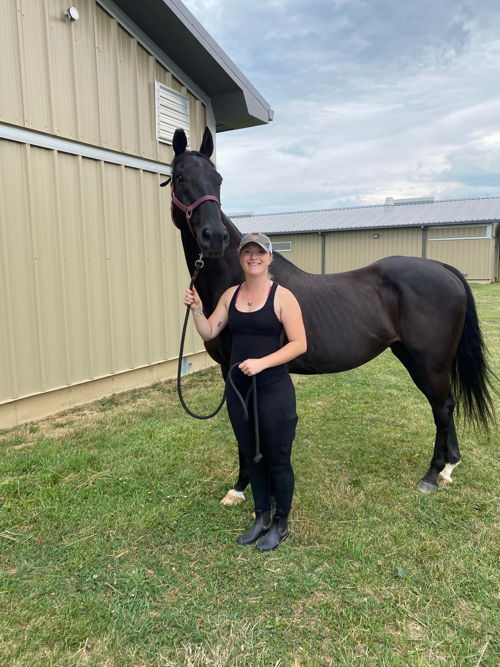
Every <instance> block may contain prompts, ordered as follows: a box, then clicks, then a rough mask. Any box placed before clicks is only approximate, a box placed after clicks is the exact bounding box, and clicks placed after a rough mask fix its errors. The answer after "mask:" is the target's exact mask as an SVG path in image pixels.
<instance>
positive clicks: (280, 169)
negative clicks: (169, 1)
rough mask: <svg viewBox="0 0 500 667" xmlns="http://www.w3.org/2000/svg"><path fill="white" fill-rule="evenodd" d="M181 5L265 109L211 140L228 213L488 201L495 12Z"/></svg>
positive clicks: (381, 4) (195, 0) (499, 48)
mask: <svg viewBox="0 0 500 667" xmlns="http://www.w3.org/2000/svg"><path fill="white" fill-rule="evenodd" d="M185 2H186V4H187V5H188V7H189V8H190V9H191V11H193V13H194V14H195V15H196V16H197V18H198V19H199V20H200V22H201V23H202V24H203V25H204V26H205V28H206V29H207V30H208V31H209V32H210V33H211V34H212V35H213V37H214V39H216V41H217V42H218V43H219V44H220V46H221V47H222V48H223V49H224V50H225V51H226V52H227V53H228V55H229V56H230V57H231V58H232V59H233V60H234V61H235V62H236V64H237V65H238V67H239V68H240V69H241V70H242V71H243V72H244V73H245V74H246V75H247V77H248V78H249V79H250V81H251V82H252V83H253V84H254V85H255V87H256V88H257V89H258V90H259V92H260V93H261V94H262V95H263V96H264V97H265V98H266V99H268V101H269V102H270V103H271V106H272V107H273V109H274V110H275V121H273V122H272V123H271V124H270V125H268V126H262V127H256V128H248V129H244V130H239V131H236V132H228V133H223V134H221V135H218V138H217V160H218V166H219V168H220V170H221V172H222V173H223V175H224V191H223V200H224V207H225V209H226V210H227V211H231V210H252V211H255V212H271V211H284V210H306V209H315V208H326V207H330V206H331V207H334V206H342V205H359V204H360V203H365V204H372V203H381V202H382V201H383V200H384V198H385V197H386V196H397V197H410V196H422V195H428V194H434V195H435V196H436V197H437V198H454V197H468V196H478V195H493V194H496V195H498V194H499V191H500V186H499V185H498V180H495V179H496V175H497V174H498V173H500V135H499V133H498V117H499V115H500V114H499V112H500V87H499V85H498V83H499V74H500V38H498V37H497V36H498V35H500V6H499V5H498V3H497V2H496V1H495V2H493V0H483V1H482V2H481V3H475V4H467V3H460V2H458V3H450V2H449V1H448V0H432V1H431V0H420V2H419V3H414V2H409V0H384V1H382V0H349V2H347V1H345V2H344V1H340V0H338V1H336V2H332V1H331V0H309V1H308V2H307V3H303V2H298V1H296V0H273V1H269V0H267V1H264V0H254V2H253V3H244V2H237V1H235V0H217V2H214V1H213V0H207V1H203V0H185Z"/></svg>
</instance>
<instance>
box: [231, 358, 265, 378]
mask: <svg viewBox="0 0 500 667" xmlns="http://www.w3.org/2000/svg"><path fill="white" fill-rule="evenodd" d="M238 368H239V369H240V371H241V372H242V373H243V374H244V375H248V376H252V375H257V374H258V373H260V372H261V371H263V370H265V368H266V363H265V361H264V359H245V361H242V362H241V364H240V365H239V366H238Z"/></svg>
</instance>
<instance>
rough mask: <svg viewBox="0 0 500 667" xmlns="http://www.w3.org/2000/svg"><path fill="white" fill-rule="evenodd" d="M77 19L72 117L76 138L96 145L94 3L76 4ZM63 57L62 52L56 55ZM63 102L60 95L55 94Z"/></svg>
mask: <svg viewBox="0 0 500 667" xmlns="http://www.w3.org/2000/svg"><path fill="white" fill-rule="evenodd" d="M78 11H79V12H80V19H79V20H78V21H77V22H76V24H74V28H76V30H73V36H74V39H73V42H72V57H73V63H74V73H73V75H74V78H75V86H76V100H77V105H76V114H77V128H78V139H79V140H80V141H84V142H85V143H89V144H95V145H100V144H101V139H100V121H99V78H100V74H99V72H98V68H97V44H96V27H95V24H96V14H97V7H96V4H95V2H84V3H80V4H79V5H78ZM60 57H61V58H64V57H65V54H64V53H61V54H60ZM58 95H59V96H60V100H61V101H64V92H63V91H59V92H58Z"/></svg>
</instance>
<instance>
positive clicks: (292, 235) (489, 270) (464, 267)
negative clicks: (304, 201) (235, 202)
mask: <svg viewBox="0 0 500 667" xmlns="http://www.w3.org/2000/svg"><path fill="white" fill-rule="evenodd" d="M233 220H234V223H235V224H236V225H237V227H238V229H239V230H240V231H241V232H242V233H247V232H254V231H260V232H264V233H265V234H268V235H269V236H270V237H271V239H272V241H273V245H274V248H275V249H276V250H277V251H279V252H281V253H282V254H283V256H284V257H286V258H287V259H289V260H290V261H292V262H293V263H294V264H296V265H297V266H299V267H300V268H301V269H303V270H304V271H309V272H311V273H338V272H340V271H349V270H351V269H356V268H359V267H361V266H365V265H366V264H370V263H371V262H374V261H376V260H377V259H381V258H382V257H387V256H389V255H409V256H414V257H427V258H429V259H436V260H439V261H440V262H445V263H446V264H452V265H453V266H455V267H457V269H459V270H460V271H461V272H462V273H463V274H464V275H465V276H466V277H467V279H468V280H470V281H476V282H486V283H488V282H494V281H495V280H498V279H499V248H500V242H499V239H500V197H489V198H483V199H458V200H450V201H434V200H433V199H432V198H426V199H424V200H422V199H419V200H413V199H401V200H397V199H393V198H388V199H387V200H386V202H385V204H384V205H381V206H363V207H359V208H338V209H330V210H323V211H305V212H296V213H278V214H269V215H251V216H248V215H246V216H244V217H241V216H233Z"/></svg>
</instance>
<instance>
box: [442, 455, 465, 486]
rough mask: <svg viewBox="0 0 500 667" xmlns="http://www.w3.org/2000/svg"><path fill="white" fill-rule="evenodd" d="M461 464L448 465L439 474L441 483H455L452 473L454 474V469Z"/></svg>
mask: <svg viewBox="0 0 500 667" xmlns="http://www.w3.org/2000/svg"><path fill="white" fill-rule="evenodd" d="M459 463H460V461H457V463H447V464H446V465H445V467H444V468H443V469H442V470H441V472H440V473H439V481H440V482H443V484H451V483H452V482H453V480H452V479H451V473H452V472H453V468H456V467H457V465H458V464H459Z"/></svg>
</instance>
